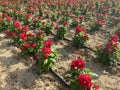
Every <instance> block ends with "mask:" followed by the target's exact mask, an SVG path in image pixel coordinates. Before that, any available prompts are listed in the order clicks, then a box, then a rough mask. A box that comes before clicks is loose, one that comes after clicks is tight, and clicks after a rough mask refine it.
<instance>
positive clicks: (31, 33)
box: [0, 0, 120, 90]
mask: <svg viewBox="0 0 120 90" xmlns="http://www.w3.org/2000/svg"><path fill="white" fill-rule="evenodd" d="M13 3H14V5H13ZM21 3H22V4H21ZM0 5H1V6H0V11H1V15H0V31H4V32H5V33H6V35H7V36H8V37H9V38H10V39H11V40H13V42H15V43H16V44H17V47H18V48H20V49H21V52H22V53H24V54H25V55H32V56H33V57H35V62H36V63H37V71H38V72H43V71H49V70H50V69H51V68H52V67H53V66H54V65H55V64H56V63H57V60H58V58H59V54H58V51H57V48H56V46H55V45H54V42H53V41H51V40H50V39H48V38H47V36H48V35H49V34H51V33H55V36H56V38H58V39H63V40H64V39H66V34H67V33H68V32H69V30H70V28H72V29H73V31H74V32H75V34H74V36H73V38H72V44H73V46H75V47H76V48H82V47H84V46H85V43H86V42H87V41H88V40H89V34H88V33H87V31H88V30H90V31H96V30H97V31H99V30H101V32H102V29H105V27H107V24H109V23H112V22H113V23H114V24H115V25H117V24H118V23H119V21H118V19H116V18H118V17H119V16H118V14H119V8H118V7H117V6H118V1H116V2H115V1H114V0H110V1H106V0H105V1H103V0H102V1H91V0H89V1H87V0H59V1H55V0H29V1H27V0H17V1H14V0H6V1H4V0H1V4H0ZM23 7H24V8H23ZM36 12H39V13H36ZM111 17H113V18H112V20H111ZM114 17H116V18H114ZM46 19H47V20H46ZM44 20H46V21H44ZM88 22H90V23H88ZM87 26H88V27H87ZM119 41H120V29H119V27H118V29H117V30H116V31H115V32H114V34H113V35H112V36H110V39H108V41H107V42H105V44H103V45H99V46H97V47H96V49H97V51H96V52H95V54H96V57H97V58H96V59H97V60H99V61H101V62H103V63H105V64H106V63H107V64H116V63H117V61H118V60H119V57H120V43H119ZM67 74H70V77H67V78H68V79H69V81H70V90H98V89H99V86H97V85H96V84H94V81H93V80H92V79H94V76H96V74H94V73H92V72H91V71H90V70H89V69H87V68H85V60H83V59H81V58H78V59H75V60H73V61H72V64H71V68H70V70H69V71H68V73H67Z"/></svg>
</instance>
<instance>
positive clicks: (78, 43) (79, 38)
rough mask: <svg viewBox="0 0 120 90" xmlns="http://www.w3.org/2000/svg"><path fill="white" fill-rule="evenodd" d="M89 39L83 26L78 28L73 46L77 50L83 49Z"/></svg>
mask: <svg viewBox="0 0 120 90" xmlns="http://www.w3.org/2000/svg"><path fill="white" fill-rule="evenodd" d="M88 39H89V37H88V35H87V34H86V33H85V31H84V30H83V28H82V27H81V26H77V27H76V34H75V36H74V38H73V40H72V42H73V45H74V46H75V47H76V48H81V47H83V46H84V44H85V42H86V41H87V40H88Z"/></svg>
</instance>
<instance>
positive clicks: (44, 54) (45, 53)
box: [42, 47, 52, 59]
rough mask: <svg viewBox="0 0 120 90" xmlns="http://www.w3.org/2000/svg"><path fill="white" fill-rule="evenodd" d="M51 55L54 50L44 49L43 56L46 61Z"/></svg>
mask: <svg viewBox="0 0 120 90" xmlns="http://www.w3.org/2000/svg"><path fill="white" fill-rule="evenodd" d="M51 53H52V50H51V49H50V48H48V47H43V48H42V54H43V57H44V59H47V58H48V55H49V54H51Z"/></svg>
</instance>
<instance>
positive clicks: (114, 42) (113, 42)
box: [105, 35, 119, 53]
mask: <svg viewBox="0 0 120 90" xmlns="http://www.w3.org/2000/svg"><path fill="white" fill-rule="evenodd" d="M118 40H119V39H118V36H117V35H112V36H111V39H110V41H109V42H107V44H106V46H105V52H106V53H113V52H115V49H116V47H117V46H118Z"/></svg>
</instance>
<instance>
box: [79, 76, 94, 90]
mask: <svg viewBox="0 0 120 90" xmlns="http://www.w3.org/2000/svg"><path fill="white" fill-rule="evenodd" d="M77 80H78V81H79V82H80V85H82V86H83V87H84V88H86V89H87V90H90V88H91V86H92V78H91V77H90V76H89V75H88V74H80V75H79V76H78V77H77Z"/></svg>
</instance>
